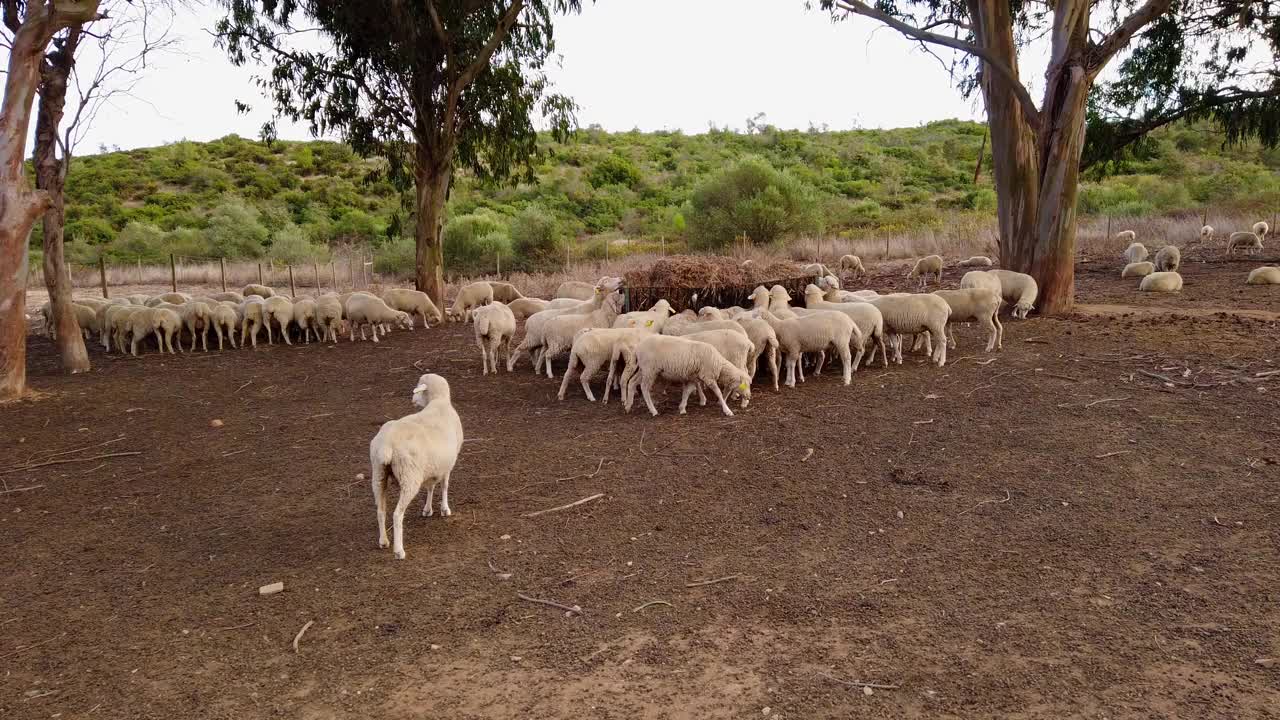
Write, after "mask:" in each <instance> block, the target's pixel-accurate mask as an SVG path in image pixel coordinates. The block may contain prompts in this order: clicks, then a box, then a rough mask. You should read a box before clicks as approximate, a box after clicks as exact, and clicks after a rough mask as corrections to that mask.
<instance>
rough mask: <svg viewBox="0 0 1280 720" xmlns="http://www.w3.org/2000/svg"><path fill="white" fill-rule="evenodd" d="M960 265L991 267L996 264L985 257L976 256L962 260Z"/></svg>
mask: <svg viewBox="0 0 1280 720" xmlns="http://www.w3.org/2000/svg"><path fill="white" fill-rule="evenodd" d="M958 264H959V265H960V267H991V266H992V265H993V264H994V263H992V262H991V258H989V257H987V256H985V255H974V256H973V257H971V258H969V259H967V260H961V261H960V262H959V263H958Z"/></svg>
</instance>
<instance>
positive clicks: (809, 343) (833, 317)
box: [760, 310, 863, 387]
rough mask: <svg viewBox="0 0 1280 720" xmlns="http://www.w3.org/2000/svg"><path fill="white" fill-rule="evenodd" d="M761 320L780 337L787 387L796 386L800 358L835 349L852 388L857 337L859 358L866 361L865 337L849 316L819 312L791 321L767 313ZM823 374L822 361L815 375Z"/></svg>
mask: <svg viewBox="0 0 1280 720" xmlns="http://www.w3.org/2000/svg"><path fill="white" fill-rule="evenodd" d="M760 317H761V318H762V319H763V320H764V321H765V322H767V323H769V327H771V328H773V332H774V333H775V334H776V335H777V336H778V350H779V351H780V352H781V353H782V357H783V360H784V361H785V362H786V365H787V381H786V384H787V387H795V386H796V368H798V367H799V366H800V356H801V355H802V354H804V353H807V352H817V353H823V355H824V356H825V354H826V351H827V350H828V349H829V348H831V347H833V346H834V348H835V352H836V354H837V355H838V356H839V357H840V366H841V377H843V379H844V384H845V385H848V384H849V383H851V382H853V365H852V363H851V358H850V353H849V348H850V347H853V345H854V342H855V340H854V339H855V338H856V339H857V340H856V343H857V345H856V346H857V348H858V358H859V359H861V358H862V352H863V351H862V337H861V333H859V332H858V326H857V325H855V324H854V322H853V319H852V318H850V317H849V316H848V315H845V314H844V313H840V312H833V311H823V312H816V313H814V314H812V315H806V316H804V317H795V318H791V319H783V318H780V317H778V316H777V315H775V314H773V312H771V311H768V310H765V311H763V312H762V313H761V315H760ZM801 373H802V375H801V378H800V380H801V382H803V381H804V376H803V370H801ZM821 373H822V362H821V360H820V361H819V362H818V367H817V369H816V370H815V372H814V375H819V374H821Z"/></svg>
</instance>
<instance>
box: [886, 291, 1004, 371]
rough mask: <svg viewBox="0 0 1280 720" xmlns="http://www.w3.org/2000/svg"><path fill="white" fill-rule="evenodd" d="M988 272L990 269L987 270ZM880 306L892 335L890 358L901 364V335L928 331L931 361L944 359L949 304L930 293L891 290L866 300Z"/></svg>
mask: <svg viewBox="0 0 1280 720" xmlns="http://www.w3.org/2000/svg"><path fill="white" fill-rule="evenodd" d="M988 272H990V271H988ZM869 302H870V303H871V304H872V305H875V306H876V307H877V308H879V309H880V314H881V315H883V316H884V327H885V332H886V333H891V334H892V335H894V336H895V337H894V338H893V339H894V341H895V342H894V360H895V361H897V363H898V364H899V365H901V364H902V338H901V336H903V335H915V334H918V333H924V332H927V333H929V339H930V341H931V344H932V346H933V347H932V349H931V350H932V352H931V353H930V355H931V356H932V359H933V362H935V363H937V365H938V367H942V366H943V365H946V363H947V341H946V337H947V332H946V330H947V321H948V319H950V317H951V306H950V305H948V304H947V301H946V300H943V299H942V298H940V297H938V296H937V295H932V294H911V293H893V294H892V295H881V296H880V297H878V298H875V299H874V300H870V301H869Z"/></svg>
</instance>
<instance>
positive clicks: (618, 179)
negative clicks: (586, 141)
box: [587, 153, 641, 189]
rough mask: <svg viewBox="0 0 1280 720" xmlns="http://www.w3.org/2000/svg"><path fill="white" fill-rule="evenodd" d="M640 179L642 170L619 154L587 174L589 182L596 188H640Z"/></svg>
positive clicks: (600, 163)
mask: <svg viewBox="0 0 1280 720" xmlns="http://www.w3.org/2000/svg"><path fill="white" fill-rule="evenodd" d="M640 179H641V178H640V169H639V168H637V167H636V165H635V163H633V162H631V161H630V160H629V159H627V158H625V157H623V156H622V155H619V154H617V153H614V154H612V155H609V156H608V157H606V158H605V159H603V160H601V161H600V162H599V163H597V164H596V166H595V167H593V168H591V172H589V173H588V174H587V182H589V183H591V187H594V188H601V187H604V186H605V185H622V186H624V187H628V188H633V189H634V188H636V187H639V185H640Z"/></svg>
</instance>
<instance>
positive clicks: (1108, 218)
mask: <svg viewBox="0 0 1280 720" xmlns="http://www.w3.org/2000/svg"><path fill="white" fill-rule="evenodd" d="M1107 239H1108V240H1110V239H1111V216H1110V215H1108V216H1107Z"/></svg>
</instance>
